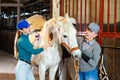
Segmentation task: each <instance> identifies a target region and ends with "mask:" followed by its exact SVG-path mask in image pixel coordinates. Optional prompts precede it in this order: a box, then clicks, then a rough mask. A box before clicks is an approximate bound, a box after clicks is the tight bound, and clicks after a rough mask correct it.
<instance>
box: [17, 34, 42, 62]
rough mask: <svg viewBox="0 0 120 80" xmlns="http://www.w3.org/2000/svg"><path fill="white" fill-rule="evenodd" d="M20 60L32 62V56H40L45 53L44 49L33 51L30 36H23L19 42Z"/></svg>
mask: <svg viewBox="0 0 120 80" xmlns="http://www.w3.org/2000/svg"><path fill="white" fill-rule="evenodd" d="M17 49H18V53H19V54H18V59H23V60H25V61H28V62H31V56H32V54H39V53H41V52H42V51H44V49H43V48H38V49H33V45H32V44H31V43H30V41H29V35H25V34H22V35H21V36H20V38H19V39H18V41H17Z"/></svg>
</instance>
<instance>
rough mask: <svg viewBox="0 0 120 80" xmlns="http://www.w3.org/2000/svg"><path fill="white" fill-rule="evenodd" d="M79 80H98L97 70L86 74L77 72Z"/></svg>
mask: <svg viewBox="0 0 120 80" xmlns="http://www.w3.org/2000/svg"><path fill="white" fill-rule="evenodd" d="M79 79H80V80H98V70H97V68H95V69H94V70H91V71H87V72H79Z"/></svg>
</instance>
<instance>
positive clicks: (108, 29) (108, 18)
mask: <svg viewBox="0 0 120 80" xmlns="http://www.w3.org/2000/svg"><path fill="white" fill-rule="evenodd" d="M107 10H108V13H107V23H108V26H107V32H109V31H110V0H108V9H107Z"/></svg>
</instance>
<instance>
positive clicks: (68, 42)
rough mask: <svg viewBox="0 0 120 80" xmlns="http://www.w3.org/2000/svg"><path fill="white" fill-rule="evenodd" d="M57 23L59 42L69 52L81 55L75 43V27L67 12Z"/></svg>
mask: <svg viewBox="0 0 120 80" xmlns="http://www.w3.org/2000/svg"><path fill="white" fill-rule="evenodd" d="M59 25H60V32H59V33H60V43H61V44H62V45H63V46H65V47H66V48H67V49H68V51H69V52H70V53H72V54H74V53H75V54H78V53H79V54H80V55H81V51H80V50H79V47H78V43H77V36H76V29H75V27H74V25H73V24H72V22H71V21H70V18H69V16H68V15H67V14H66V16H65V18H64V19H62V20H61V22H60V24H59Z"/></svg>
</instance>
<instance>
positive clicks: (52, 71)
mask: <svg viewBox="0 0 120 80" xmlns="http://www.w3.org/2000/svg"><path fill="white" fill-rule="evenodd" d="M57 69H58V65H56V66H52V67H50V69H49V80H55V74H56V72H57Z"/></svg>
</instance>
